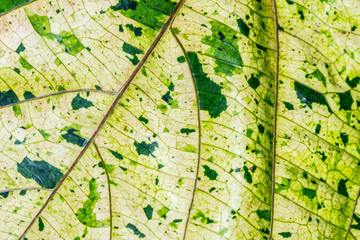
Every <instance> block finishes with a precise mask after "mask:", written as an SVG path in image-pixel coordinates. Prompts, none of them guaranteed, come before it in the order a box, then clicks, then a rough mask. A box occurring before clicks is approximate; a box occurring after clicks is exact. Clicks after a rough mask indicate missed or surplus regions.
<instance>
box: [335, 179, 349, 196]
mask: <svg viewBox="0 0 360 240" xmlns="http://www.w3.org/2000/svg"><path fill="white" fill-rule="evenodd" d="M347 181H348V179H340V181H339V185H338V189H337V190H338V193H340V194H341V195H343V196H345V197H349V194H348V191H347V187H346V182H347Z"/></svg>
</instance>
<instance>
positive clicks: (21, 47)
mask: <svg viewBox="0 0 360 240" xmlns="http://www.w3.org/2000/svg"><path fill="white" fill-rule="evenodd" d="M23 51H25V46H24V44H22V43H20V45H19V46H18V48H17V49H16V52H17V53H18V54H19V53H21V52H23Z"/></svg>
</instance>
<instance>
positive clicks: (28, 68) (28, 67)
mask: <svg viewBox="0 0 360 240" xmlns="http://www.w3.org/2000/svg"><path fill="white" fill-rule="evenodd" d="M19 62H20V64H21V66H22V67H23V68H25V69H26V70H31V69H33V66H31V64H30V63H29V62H28V61H26V60H25V58H23V57H21V58H20V59H19Z"/></svg>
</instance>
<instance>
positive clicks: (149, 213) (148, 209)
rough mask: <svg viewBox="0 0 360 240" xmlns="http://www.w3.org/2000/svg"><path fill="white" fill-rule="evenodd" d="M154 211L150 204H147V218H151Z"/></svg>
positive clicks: (145, 208)
mask: <svg viewBox="0 0 360 240" xmlns="http://www.w3.org/2000/svg"><path fill="white" fill-rule="evenodd" d="M153 211H154V209H153V208H152V207H151V206H150V205H147V206H146V207H144V212H145V215H146V217H147V219H149V220H150V219H152V215H153Z"/></svg>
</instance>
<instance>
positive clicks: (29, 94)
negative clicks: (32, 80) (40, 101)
mask: <svg viewBox="0 0 360 240" xmlns="http://www.w3.org/2000/svg"><path fill="white" fill-rule="evenodd" d="M35 97H36V96H35V95H34V94H33V93H32V92H29V91H25V92H24V98H25V99H26V100H27V99H31V98H35Z"/></svg>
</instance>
